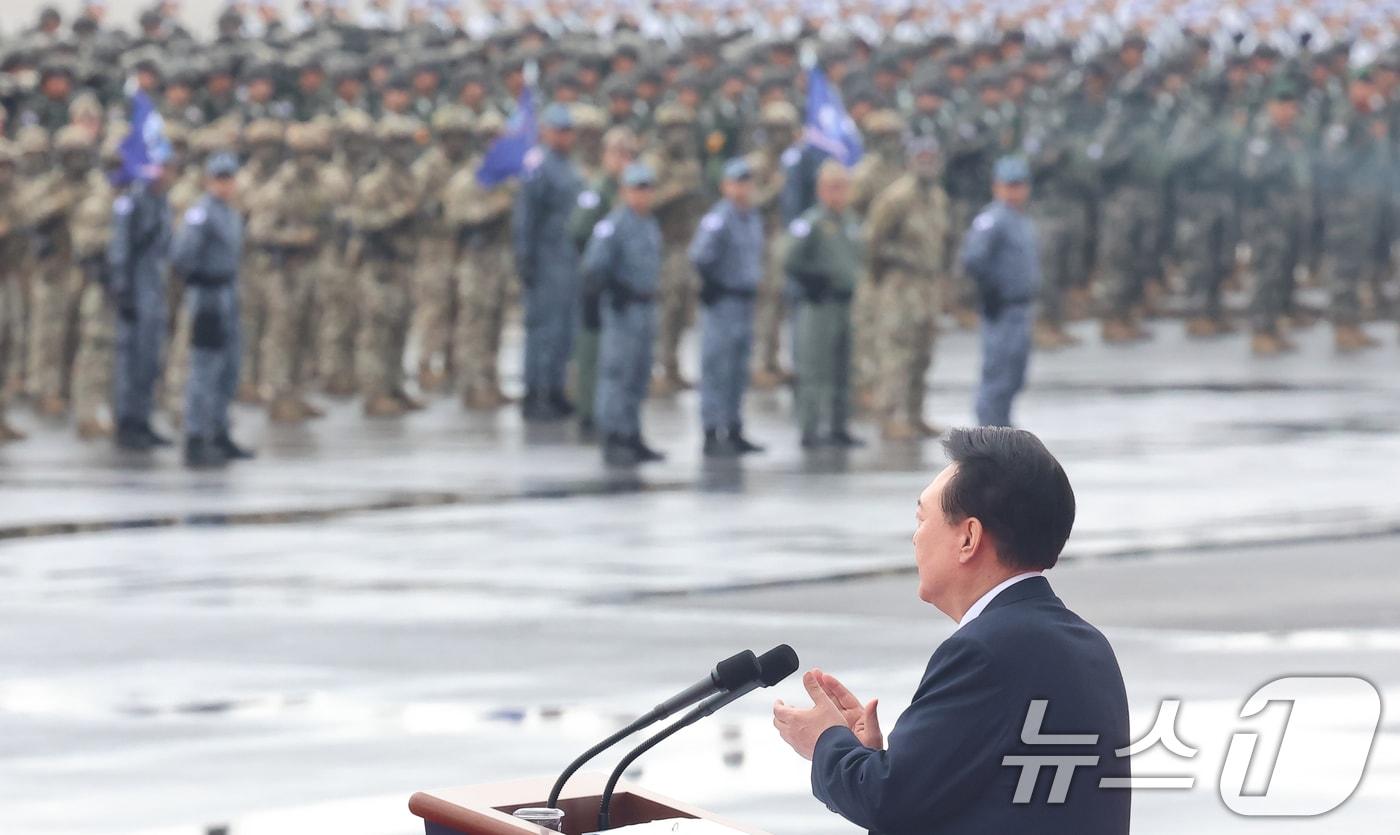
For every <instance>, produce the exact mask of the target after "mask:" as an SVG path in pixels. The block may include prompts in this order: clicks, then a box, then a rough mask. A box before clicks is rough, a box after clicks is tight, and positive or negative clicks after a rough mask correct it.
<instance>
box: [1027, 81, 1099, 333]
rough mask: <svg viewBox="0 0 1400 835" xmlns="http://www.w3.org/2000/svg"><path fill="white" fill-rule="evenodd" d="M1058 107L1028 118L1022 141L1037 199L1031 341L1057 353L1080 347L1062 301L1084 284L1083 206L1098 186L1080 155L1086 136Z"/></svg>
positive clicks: (1086, 222)
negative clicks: (1036, 294) (1037, 286)
mask: <svg viewBox="0 0 1400 835" xmlns="http://www.w3.org/2000/svg"><path fill="white" fill-rule="evenodd" d="M1066 117H1067V113H1066V111H1065V110H1063V109H1061V108H1058V107H1048V106H1047V107H1043V108H1038V109H1036V110H1034V111H1033V112H1032V113H1031V114H1028V118H1027V127H1026V139H1025V142H1024V145H1025V150H1026V155H1027V158H1028V163H1029V165H1030V169H1031V175H1032V177H1033V178H1034V193H1035V200H1034V201H1033V202H1032V203H1031V204H1030V210H1029V211H1030V215H1031V218H1032V220H1033V221H1034V223H1035V230H1036V238H1037V239H1038V241H1039V243H1040V262H1041V273H1042V275H1043V278H1044V281H1043V283H1042V284H1041V290H1040V304H1039V310H1038V311H1037V313H1038V318H1037V320H1036V324H1035V343H1036V346H1037V347H1039V348H1046V349H1052V350H1053V349H1057V348H1065V347H1068V346H1071V345H1075V344H1078V342H1079V340H1078V339H1077V338H1076V337H1074V336H1072V335H1071V334H1070V333H1069V332H1068V331H1066V330H1065V300H1066V296H1067V294H1068V293H1069V291H1070V288H1071V287H1073V286H1075V285H1076V284H1079V283H1082V282H1083V281H1084V280H1085V273H1086V271H1087V270H1088V264H1087V263H1086V261H1085V257H1084V256H1085V239H1086V238H1087V237H1088V234H1089V229H1088V227H1089V218H1088V214H1087V211H1086V208H1085V204H1086V202H1087V200H1088V197H1089V194H1090V193H1091V192H1092V190H1093V188H1094V185H1095V184H1096V178H1095V176H1094V172H1093V171H1092V170H1090V167H1089V164H1088V162H1089V161H1088V160H1087V158H1086V157H1085V155H1084V145H1085V142H1084V135H1083V133H1082V132H1081V130H1080V129H1079V126H1077V125H1073V124H1070V123H1069V122H1068V121H1067V118H1066Z"/></svg>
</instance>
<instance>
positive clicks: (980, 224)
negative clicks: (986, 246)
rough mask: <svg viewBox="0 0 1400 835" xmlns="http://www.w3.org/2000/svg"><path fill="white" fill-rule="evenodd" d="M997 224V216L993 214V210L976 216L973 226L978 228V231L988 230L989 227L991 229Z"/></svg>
mask: <svg viewBox="0 0 1400 835" xmlns="http://www.w3.org/2000/svg"><path fill="white" fill-rule="evenodd" d="M996 225H997V219H996V216H995V215H993V214H992V213H991V212H983V213H981V214H979V215H978V216H977V217H976V218H974V219H973V221H972V228H973V229H976V230H977V231H978V232H986V231H987V230H988V229H991V228H992V227H993V226H996Z"/></svg>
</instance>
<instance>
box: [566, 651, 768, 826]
mask: <svg viewBox="0 0 1400 835" xmlns="http://www.w3.org/2000/svg"><path fill="white" fill-rule="evenodd" d="M759 676H760V670H759V666H758V659H757V658H756V657H754V654H753V650H751V649H746V650H744V651H743V652H739V653H735V654H734V655H731V656H729V657H728V658H726V659H724V660H723V661H721V662H719V663H718V664H716V665H715V668H714V669H713V670H711V671H710V674H709V675H708V676H706V677H705V678H702V679H701V680H700V681H698V682H696V683H695V684H692V685H690V686H689V687H687V688H686V689H684V690H682V691H681V692H679V693H677V694H676V695H674V696H672V697H671V698H669V699H667V700H666V701H664V702H662V703H661V704H659V705H657V706H656V707H654V708H652V709H651V710H650V711H649V712H648V713H646V714H644V715H642V716H639V717H637V718H636V719H635V720H633V721H632V722H631V724H629V725H627V727H625V728H622V729H621V730H619V731H617V732H616V733H614V734H612V735H611V736H609V737H608V738H607V739H604V740H603V741H602V742H600V743H598V744H597V745H594V746H593V747H592V748H589V749H588V750H587V751H584V752H583V753H582V754H579V755H578V757H577V758H576V759H575V760H574V761H573V762H571V763H569V766H568V768H565V769H564V772H563V773H562V774H560V775H559V779H558V780H556V781H554V788H553V789H550V792H549V804H548V805H549V806H550V808H558V805H559V795H560V794H561V793H562V792H563V791H564V784H565V783H567V782H569V778H570V777H572V776H574V772H576V771H578V770H579V769H580V768H582V767H583V765H584V763H586V762H588V761H589V760H591V759H593V758H594V757H596V756H598V755H599V754H601V753H602V752H603V751H605V750H607V749H608V748H611V747H612V746H614V745H616V744H617V743H618V742H620V741H622V740H623V739H625V738H627V737H629V736H631V735H632V734H634V733H636V732H637V731H640V730H641V729H642V728H645V727H647V726H648V725H654V724H656V723H657V722H660V721H661V720H662V719H665V718H666V717H668V716H670V715H671V714H673V713H675V712H676V711H678V710H684V709H686V708H688V707H690V706H691V705H693V704H695V703H696V702H698V701H700V700H701V699H705V698H708V697H711V696H714V695H715V694H717V693H718V694H720V695H724V694H727V693H729V692H731V691H734V690H738V689H739V688H741V687H744V686H745V685H748V684H751V683H752V682H755V681H757V680H758V678H759Z"/></svg>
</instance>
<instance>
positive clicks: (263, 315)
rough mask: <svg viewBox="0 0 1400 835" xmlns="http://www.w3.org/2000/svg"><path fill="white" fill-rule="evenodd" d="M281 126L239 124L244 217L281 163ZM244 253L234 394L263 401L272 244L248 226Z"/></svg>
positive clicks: (262, 121)
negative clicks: (243, 155)
mask: <svg viewBox="0 0 1400 835" xmlns="http://www.w3.org/2000/svg"><path fill="white" fill-rule="evenodd" d="M285 131H286V129H285V126H284V125H283V124H282V123H281V122H279V121H276V120H274V119H258V120H256V121H254V122H252V123H251V124H249V125H248V126H247V127H246V128H244V129H243V146H244V149H245V150H246V152H247V155H248V162H247V164H245V165H244V166H243V167H242V168H240V169H239V170H238V176H237V178H236V179H237V181H238V188H237V193H238V206H237V208H238V209H239V211H240V212H242V214H243V216H244V217H245V218H250V217H252V216H253V215H254V214H256V213H260V212H262V211H263V210H264V209H263V207H261V206H259V205H257V201H258V199H259V197H260V195H261V194H262V193H263V191H262V186H264V185H265V184H266V183H267V182H268V181H269V180H271V179H272V176H273V175H274V174H276V173H277V169H278V168H280V167H281V165H282V159H283V156H284V155H285V148H286V146H285ZM245 242H246V245H247V253H246V255H245V257H244V261H243V268H242V270H240V273H239V274H240V277H241V287H240V288H239V290H240V297H239V302H240V305H241V308H240V311H239V313H240V316H241V317H242V320H243V321H242V325H241V331H240V332H241V333H242V335H243V358H242V360H241V361H240V363H239V365H240V368H241V373H242V375H243V381H242V383H241V384H240V386H239V389H238V399H239V400H240V401H242V402H244V403H262V402H263V399H264V392H263V390H262V387H263V382H264V380H263V368H262V362H261V357H260V356H259V353H260V348H261V346H262V341H263V337H264V335H265V334H266V333H267V300H268V285H269V283H270V282H271V281H272V277H273V275H274V274H275V273H276V271H277V247H276V245H275V244H274V243H273V242H271V241H269V240H267V239H266V238H264V237H262V236H260V235H258V234H255V233H254V232H253V231H252V230H251V229H250V230H249V233H248V235H247V236H246V241H245Z"/></svg>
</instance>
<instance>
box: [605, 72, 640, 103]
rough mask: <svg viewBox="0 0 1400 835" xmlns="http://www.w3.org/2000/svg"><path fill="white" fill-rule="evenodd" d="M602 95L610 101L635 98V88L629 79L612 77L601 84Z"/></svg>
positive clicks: (622, 76)
mask: <svg viewBox="0 0 1400 835" xmlns="http://www.w3.org/2000/svg"><path fill="white" fill-rule="evenodd" d="M603 95H604V96H606V97H608V98H610V99H630V98H635V97H636V95H637V88H636V85H635V84H634V83H633V81H632V79H631V78H629V77H627V76H625V75H619V76H614V77H612V78H609V79H608V80H607V81H605V82H603Z"/></svg>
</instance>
